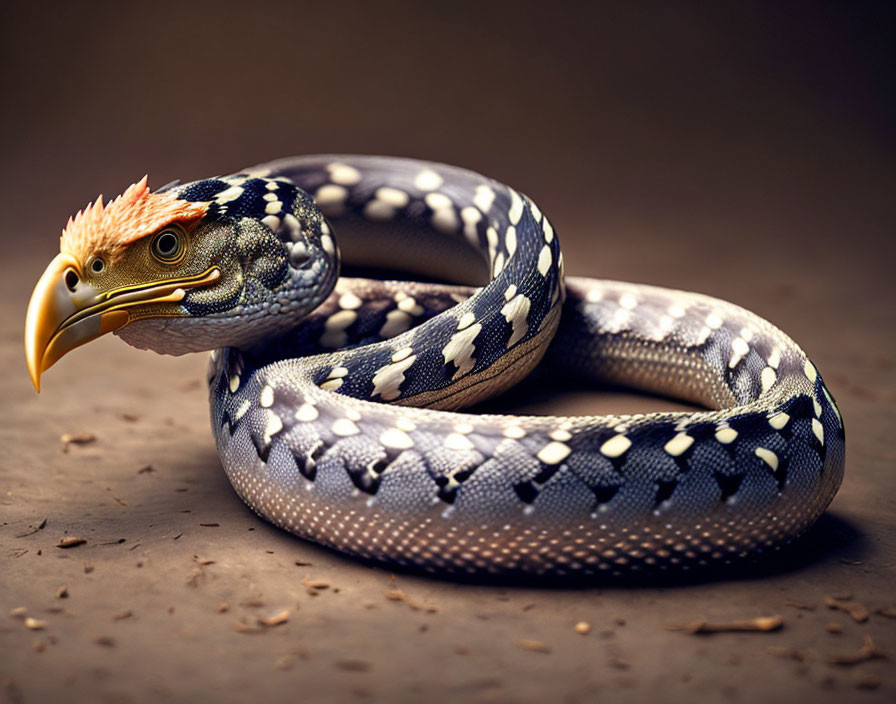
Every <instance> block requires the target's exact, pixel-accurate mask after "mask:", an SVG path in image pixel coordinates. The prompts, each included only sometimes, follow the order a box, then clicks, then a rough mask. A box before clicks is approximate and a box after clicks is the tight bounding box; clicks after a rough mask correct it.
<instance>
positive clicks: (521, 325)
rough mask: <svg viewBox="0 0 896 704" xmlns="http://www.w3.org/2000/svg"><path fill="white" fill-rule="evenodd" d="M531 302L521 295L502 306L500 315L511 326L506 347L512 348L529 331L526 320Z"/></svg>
mask: <svg viewBox="0 0 896 704" xmlns="http://www.w3.org/2000/svg"><path fill="white" fill-rule="evenodd" d="M531 304H532V302H531V301H530V300H529V299H528V298H526V297H525V296H523V295H518V296H514V298H513V299H511V300H510V301H508V302H507V303H505V304H504V307H503V308H501V315H503V316H504V319H505V320H506V321H507V322H508V324H510V325H511V326H512V332H511V333H510V339H509V340H508V341H507V346H508V347H513V346H514V345H515V344H516V343H517V342H519V341H520V340H521V339H523V337H524V336H525V335H526V333H527V332H528V331H529V324H528V322H526V318H527V317H528V315H529V307H530V306H531Z"/></svg>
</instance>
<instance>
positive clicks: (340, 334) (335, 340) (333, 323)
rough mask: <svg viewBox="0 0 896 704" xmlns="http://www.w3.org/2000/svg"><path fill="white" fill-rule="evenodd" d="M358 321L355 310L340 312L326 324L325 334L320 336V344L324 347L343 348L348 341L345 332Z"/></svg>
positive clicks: (332, 316) (328, 319)
mask: <svg viewBox="0 0 896 704" xmlns="http://www.w3.org/2000/svg"><path fill="white" fill-rule="evenodd" d="M357 319H358V314H357V313H356V312H355V311H353V310H338V311H336V312H335V313H333V315H331V316H330V317H329V318H327V320H326V322H325V323H324V334H323V335H321V336H320V344H322V345H323V346H324V347H341V346H342V345H344V344H345V343H346V341H347V340H348V335H347V334H346V332H345V330H346V328H348V326H349V325H351V324H352V323H354V322H355V321H356V320H357Z"/></svg>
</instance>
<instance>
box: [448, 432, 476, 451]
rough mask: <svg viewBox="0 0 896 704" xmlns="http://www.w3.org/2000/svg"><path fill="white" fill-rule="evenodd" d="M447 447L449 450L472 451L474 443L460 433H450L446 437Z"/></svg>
mask: <svg viewBox="0 0 896 704" xmlns="http://www.w3.org/2000/svg"><path fill="white" fill-rule="evenodd" d="M445 447H447V448H448V449H449V450H472V449H473V443H471V442H470V441H469V439H468V438H466V437H465V436H463V435H461V434H460V433H448V435H446V436H445Z"/></svg>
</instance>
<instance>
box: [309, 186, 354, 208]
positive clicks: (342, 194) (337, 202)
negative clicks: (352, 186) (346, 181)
mask: <svg viewBox="0 0 896 704" xmlns="http://www.w3.org/2000/svg"><path fill="white" fill-rule="evenodd" d="M346 198H348V190H346V189H345V188H343V187H342V186H334V185H333V184H327V185H326V186H321V187H320V188H318V189H317V192H316V193H315V194H314V200H315V202H316V203H317V206H318V207H319V208H320V209H321V211H323V213H324V214H325V215H338V214H339V213H341V212H342V209H343V207H344V205H345V199H346Z"/></svg>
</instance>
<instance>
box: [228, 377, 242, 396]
mask: <svg viewBox="0 0 896 704" xmlns="http://www.w3.org/2000/svg"><path fill="white" fill-rule="evenodd" d="M238 388H240V375H239V374H234V375H233V376H232V377H230V393H232V394H235V393H236V390H237V389H238Z"/></svg>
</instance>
